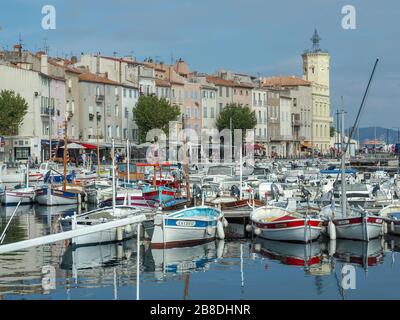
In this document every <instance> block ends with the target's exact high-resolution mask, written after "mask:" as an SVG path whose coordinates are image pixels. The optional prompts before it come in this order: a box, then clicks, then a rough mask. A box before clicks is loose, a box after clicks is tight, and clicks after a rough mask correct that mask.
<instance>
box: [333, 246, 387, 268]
mask: <svg viewBox="0 0 400 320" xmlns="http://www.w3.org/2000/svg"><path fill="white" fill-rule="evenodd" d="M328 249H329V252H330V255H332V253H333V252H334V254H333V257H334V258H335V260H336V261H340V262H344V263H349V264H354V265H358V266H361V267H363V268H364V269H367V268H368V267H372V266H377V265H378V264H381V263H383V257H384V251H383V246H382V240H381V239H373V240H370V241H368V242H366V241H354V240H345V239H337V240H331V241H330V242H329V243H328Z"/></svg>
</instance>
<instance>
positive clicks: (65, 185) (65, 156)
mask: <svg viewBox="0 0 400 320" xmlns="http://www.w3.org/2000/svg"><path fill="white" fill-rule="evenodd" d="M67 140H68V139H67V120H65V121H64V157H63V160H64V183H63V190H64V192H65V191H66V190H67V152H68V150H67V144H68V141H67Z"/></svg>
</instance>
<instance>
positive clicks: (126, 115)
mask: <svg viewBox="0 0 400 320" xmlns="http://www.w3.org/2000/svg"><path fill="white" fill-rule="evenodd" d="M128 115H129V111H128V108H126V107H125V119H128Z"/></svg>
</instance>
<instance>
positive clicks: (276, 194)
mask: <svg viewBox="0 0 400 320" xmlns="http://www.w3.org/2000/svg"><path fill="white" fill-rule="evenodd" d="M271 194H272V198H273V199H274V200H276V201H278V200H279V188H278V186H277V185H276V184H275V183H273V184H271Z"/></svg>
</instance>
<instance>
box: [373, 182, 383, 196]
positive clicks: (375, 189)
mask: <svg viewBox="0 0 400 320" xmlns="http://www.w3.org/2000/svg"><path fill="white" fill-rule="evenodd" d="M380 189H381V187H380V186H379V184H376V185H374V188H373V189H372V195H373V196H374V197H376V196H377V195H378V190H380Z"/></svg>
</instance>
